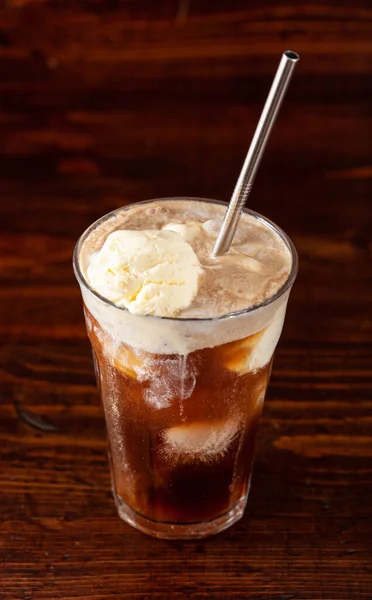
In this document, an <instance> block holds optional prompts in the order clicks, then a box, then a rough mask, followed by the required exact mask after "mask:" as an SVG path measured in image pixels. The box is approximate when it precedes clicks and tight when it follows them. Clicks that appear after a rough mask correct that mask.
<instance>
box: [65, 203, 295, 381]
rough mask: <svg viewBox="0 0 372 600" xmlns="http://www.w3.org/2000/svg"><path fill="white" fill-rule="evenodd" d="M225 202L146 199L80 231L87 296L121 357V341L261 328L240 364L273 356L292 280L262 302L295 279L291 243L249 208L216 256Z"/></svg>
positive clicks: (202, 343)
mask: <svg viewBox="0 0 372 600" xmlns="http://www.w3.org/2000/svg"><path fill="white" fill-rule="evenodd" d="M224 212H225V206H223V205H220V204H218V203H216V204H214V203H210V202H202V201H195V200H188V199H179V200H157V201H152V202H148V203H139V204H137V205H132V206H130V207H128V208H123V209H120V210H119V211H115V212H114V213H112V214H110V215H107V216H106V217H104V218H103V219H102V220H100V221H99V222H97V224H95V225H93V226H92V227H91V228H90V229H89V230H88V231H87V233H86V234H85V235H84V236H82V241H81V242H80V244H79V245H78V248H77V253H78V254H77V256H78V260H79V266H80V270H81V273H80V274H78V279H79V281H80V284H81V288H82V293H83V299H84V302H85V304H86V306H87V308H88V310H89V311H90V312H91V314H92V315H93V316H94V318H95V319H96V320H97V321H98V322H99V324H100V326H101V328H102V330H103V331H104V332H105V333H106V334H107V336H108V337H109V338H110V344H108V343H107V345H108V346H109V348H108V350H110V353H111V354H112V356H113V357H114V356H115V353H116V351H117V349H118V348H119V346H120V344H121V343H125V344H127V345H129V346H132V347H133V348H141V349H143V350H145V351H147V352H151V353H158V354H180V355H187V354H188V353H190V352H193V351H195V350H199V349H202V348H212V347H214V346H219V345H221V344H227V343H229V342H232V341H234V340H242V339H243V338H247V337H249V336H252V335H254V334H256V333H258V332H261V333H260V336H259V337H258V338H257V340H255V347H254V348H253V349H252V351H251V352H249V353H246V354H247V361H248V362H247V361H246V362H244V364H239V365H238V366H237V370H238V371H239V372H241V373H244V372H246V371H247V370H256V369H258V368H260V367H261V366H263V365H264V364H267V362H268V361H269V360H270V358H271V354H272V352H273V349H274V348H275V345H276V343H277V341H278V338H279V335H280V331H281V328H282V325H283V319H284V314H285V306H286V303H287V300H288V295H289V290H288V289H286V290H285V292H283V293H282V294H281V295H280V296H277V297H276V299H275V300H272V301H270V302H268V303H267V304H264V302H265V300H267V299H268V298H271V297H273V296H275V294H276V293H277V292H278V291H279V290H280V288H281V287H282V286H283V285H284V284H285V282H286V281H287V280H288V277H289V274H290V272H291V267H292V257H291V252H290V250H289V247H288V245H287V244H286V243H285V241H284V240H283V239H282V237H281V235H279V234H278V233H277V232H276V231H275V229H274V228H273V227H271V226H270V224H269V223H266V222H265V221H264V220H263V219H261V218H259V217H257V216H255V215H253V214H243V216H242V219H241V221H240V224H239V228H238V230H237V233H236V235H235V238H234V243H233V245H232V247H231V249H230V251H229V253H228V254H226V255H223V256H220V257H217V258H213V257H212V249H213V245H214V242H215V239H216V236H217V234H218V231H219V228H220V225H221V222H222V219H223V215H224ZM87 284H89V286H90V287H91V288H93V289H95V290H96V291H97V292H98V294H94V293H93V292H92V291H91V289H89V287H88V285H87ZM105 298H106V299H108V300H109V301H110V302H107V301H105ZM253 308H254V310H253ZM249 309H252V310H249ZM239 311H243V312H242V314H239V315H232V314H231V313H234V312H239ZM161 317H173V318H161Z"/></svg>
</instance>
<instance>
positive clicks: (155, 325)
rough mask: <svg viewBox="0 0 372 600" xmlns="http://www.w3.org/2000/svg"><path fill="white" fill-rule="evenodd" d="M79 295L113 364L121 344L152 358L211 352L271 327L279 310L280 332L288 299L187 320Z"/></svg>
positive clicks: (87, 294) (265, 360)
mask: <svg viewBox="0 0 372 600" xmlns="http://www.w3.org/2000/svg"><path fill="white" fill-rule="evenodd" d="M81 291H82V295H83V300H84V303H85V305H86V307H87V308H88V310H89V312H90V313H91V314H92V315H93V317H94V318H95V319H96V320H97V321H98V323H99V324H100V327H101V328H102V330H103V331H104V332H105V334H106V335H105V336H102V340H101V341H102V344H103V345H104V348H105V352H106V354H107V355H108V356H112V359H113V360H115V356H116V355H117V352H118V351H119V348H120V345H121V344H122V343H125V344H127V345H129V346H132V347H133V348H141V349H142V350H145V351H146V352H151V353H153V354H181V355H187V354H189V353H190V352H194V351H195V350H200V349H202V348H214V347H215V346H219V345H221V344H227V343H229V342H232V341H234V340H241V339H242V338H246V337H248V336H252V335H253V334H255V333H257V332H260V331H262V330H264V329H266V328H267V327H269V325H271V324H272V323H274V322H275V319H276V316H277V313H278V311H279V309H280V308H282V310H283V313H279V315H278V317H279V318H280V328H281V327H282V325H283V315H284V312H285V306H286V304H287V301H288V296H289V291H287V292H285V293H284V294H283V296H281V297H280V298H278V299H277V300H275V301H273V302H272V303H271V304H268V305H267V306H262V307H260V308H257V309H256V310H254V311H252V312H247V313H243V314H241V315H238V316H231V317H224V318H221V319H217V320H216V319H205V320H204V319H203V320H197V319H192V320H189V319H164V318H160V317H155V316H144V315H133V314H131V313H130V312H129V311H127V310H125V309H122V308H118V307H116V306H114V305H110V304H107V303H106V302H104V301H103V300H101V299H100V298H98V297H97V296H95V295H93V294H92V293H91V292H90V291H89V290H88V289H87V288H84V287H83V286H82V288H81ZM271 331H272V332H274V331H275V330H273V329H272V330H271ZM276 335H277V331H276V332H275V337H276ZM275 343H276V342H275ZM274 345H275V344H274ZM271 346H272V345H271ZM265 348H266V354H265V353H264V347H262V354H261V359H260V360H261V362H263V364H267V363H268V362H269V360H270V358H271V354H269V352H270V344H268V343H267V344H265Z"/></svg>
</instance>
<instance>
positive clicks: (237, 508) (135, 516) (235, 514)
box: [114, 494, 247, 540]
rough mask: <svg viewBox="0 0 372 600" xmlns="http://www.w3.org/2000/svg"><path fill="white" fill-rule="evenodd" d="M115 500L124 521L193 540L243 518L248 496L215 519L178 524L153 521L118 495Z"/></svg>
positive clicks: (174, 537) (170, 536) (158, 535)
mask: <svg viewBox="0 0 372 600" xmlns="http://www.w3.org/2000/svg"><path fill="white" fill-rule="evenodd" d="M114 495H115V494H114ZM115 500H116V506H117V510H118V513H119V517H120V518H121V519H123V521H126V522H127V523H129V525H132V527H135V528H136V529H139V531H142V532H143V533H147V534H148V535H152V536H153V537H156V538H162V539H165V540H193V539H198V538H204V537H207V536H209V535H214V534H216V533H219V532H220V531H223V530H224V529H227V528H228V527H230V526H231V525H233V524H234V523H236V522H237V521H239V519H241V518H242V516H243V514H244V510H245V506H246V504H247V496H244V497H243V498H241V499H240V500H239V502H237V504H235V505H234V506H233V507H232V508H230V510H228V511H227V512H225V513H223V514H222V515H220V516H218V517H216V518H215V519H211V520H210V521H202V522H200V523H185V524H178V523H163V522H159V521H152V520H151V519H148V518H147V517H144V516H143V515H141V514H139V513H137V512H136V511H135V510H133V508H131V507H130V506H129V505H128V504H127V503H126V502H124V500H122V499H121V498H120V497H118V496H116V495H115Z"/></svg>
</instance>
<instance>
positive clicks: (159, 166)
mask: <svg viewBox="0 0 372 600" xmlns="http://www.w3.org/2000/svg"><path fill="white" fill-rule="evenodd" d="M248 5H249V7H248ZM370 19H371V11H370V10H369V9H368V2H361V1H360V0H356V1H355V2H348V3H346V2H339V1H338V2H335V1H333V0H331V1H330V2H326V3H320V4H319V3H317V2H310V1H307V2H304V3H300V2H297V3H295V2H293V3H287V4H283V3H277V2H274V1H267V2H263V3H262V2H250V3H248V2H243V1H238V0H237V1H229V2H222V1H221V2H218V1H215V2H206V1H200V2H193V3H192V2H191V0H190V1H187V0H179V2H174V1H172V0H169V1H167V2H165V1H164V2H150V1H149V2H145V1H143V2H138V3H137V2H120V1H109V0H107V1H106V2H104V1H103V0H102V1H99V0H96V1H93V0H91V1H84V0H80V1H77V0H76V1H75V0H74V1H70V0H69V1H67V0H66V1H63V2H61V1H60V2H58V1H57V0H56V1H54V2H52V1H48V0H38V1H37V0H34V1H32V0H8V2H3V3H1V8H0V94H1V113H0V131H1V144H0V194H1V216H0V227H1V238H0V248H1V288H0V314H1V322H0V334H1V342H2V344H1V349H0V369H1V390H2V392H1V409H0V410H1V412H0V439H1V447H0V451H1V472H0V478H1V484H0V490H1V492H0V494H1V496H0V498H1V500H0V502H1V504H0V516H1V521H2V525H1V554H0V565H1V566H0V582H1V583H0V598H1V600H17V599H19V600H39V599H48V600H51V599H56V598H61V599H62V598H63V599H64V600H73V599H74V600H75V599H85V600H104V599H105V600H106V599H108V598H128V599H131V600H132V599H143V600H152V599H154V600H155V599H163V598H164V599H168V600H181V599H185V598H192V599H195V600H202V599H203V600H209V599H222V600H224V599H228V600H230V599H238V598H239V599H245V598H258V599H261V600H264V599H265V600H266V599H276V600H294V599H296V600H306V599H330V600H340V599H345V600H353V599H365V600H367V599H370V598H372V558H371V548H372V527H371V501H372V498H371V489H372V487H371V486H372V464H371V457H372V397H371V382H372V368H371V357H372V343H371V339H372V338H371V333H372V314H371V306H372V289H371V275H372V268H371V258H372V225H371V186H370V181H371V174H372V167H371V154H370V150H371V133H372V132H371V121H369V120H368V116H369V112H370V104H369V100H370V98H371V77H370V75H371V73H370V68H371V64H372V62H371V53H372V44H371V21H370ZM288 47H289V48H290V49H293V50H296V51H298V52H299V53H300V54H301V62H300V63H299V66H298V68H297V72H296V75H295V78H294V80H293V84H292V85H291V88H290V91H289V94H288V97H287V100H286V102H285V106H284V108H283V110H282V112H281V114H280V118H279V121H278V123H277V126H276V128H275V132H274V134H273V136H272V139H271V140H270V144H269V148H268V150H267V153H266V155H265V159H264V162H263V164H262V168H261V170H260V173H259V176H258V178H257V180H256V184H255V188H254V192H253V193H252V196H251V206H252V208H254V209H256V210H258V211H259V212H262V213H263V214H265V215H267V216H269V217H270V218H272V219H273V220H274V221H277V222H278V223H279V224H280V225H281V226H282V227H283V228H284V229H285V230H286V231H287V232H288V233H289V235H290V236H291V237H292V238H293V240H294V242H295V244H296V245H297V248H298V251H299V255H300V264H301V266H300V274H299V277H298V281H297V283H296V285H295V287H294V290H293V293H292V298H291V302H290V307H289V311H288V317H287V322H286V325H285V329H284V333H283V338H282V341H281V342H280V345H279V348H278V352H277V356H276V361H275V366H274V372H273V377H272V383H271V388H270V391H269V394H268V398H267V403H266V406H265V409H264V415H263V418H262V423H261V429H260V433H259V440H258V448H257V458H256V464H255V472H254V479H253V486H252V491H251V495H250V500H249V505H248V509H247V511H246V515H245V517H244V518H243V519H242V521H241V522H240V523H238V524H237V525H235V526H234V527H233V528H231V529H230V530H228V531H227V532H225V533H223V534H220V535H218V536H216V537H215V538H210V539H208V540H205V541H198V542H178V543H171V542H166V541H160V540H154V539H151V538H149V537H146V536H144V535H142V534H140V533H139V532H137V531H135V530H134V529H132V528H131V527H129V526H128V525H126V524H125V523H123V522H121V521H120V520H119V519H118V517H117V516H116V512H115V508H114V504H113V501H112V497H111V493H110V483H109V471H108V465H107V459H106V450H105V427H104V419H103V414H102V409H101V406H100V401H99V397H98V392H97V390H96V387H95V381H94V375H93V368H92V362H91V355H90V347H89V344H88V341H87V338H86V333H85V327H84V323H83V315H82V309H81V301H80V296H79V290H78V287H77V284H76V283H75V280H74V277H73V274H72V269H71V253H72V249H73V246H74V242H75V240H76V239H77V237H78V236H79V234H80V233H81V232H82V231H83V230H84V229H85V228H86V227H87V225H89V224H90V223H91V222H92V221H93V220H95V219H96V218H97V217H98V216H100V215H102V214H103V213H105V212H107V211H109V210H112V209H114V208H116V207H119V206H121V205H123V204H125V203H127V202H133V201H136V200H140V199H146V198H151V197H159V196H170V195H182V194H184V195H194V196H207V197H212V198H220V199H228V198H229V195H230V192H231V190H232V188H233V185H234V182H235V180H236V177H237V175H238V172H239V169H240V166H241V163H242V161H243V158H244V155H245V152H246V149H247V147H248V143H249V140H250V138H251V135H252V133H253V130H254V127H255V123H256V121H257V119H258V116H259V113H260V109H261V107H262V105H263V102H264V99H265V96H266V93H267V91H268V88H269V86H270V83H271V78H272V75H273V73H274V71H275V69H276V66H277V63H278V61H279V57H280V54H281V52H282V51H283V50H285V49H287V48H288Z"/></svg>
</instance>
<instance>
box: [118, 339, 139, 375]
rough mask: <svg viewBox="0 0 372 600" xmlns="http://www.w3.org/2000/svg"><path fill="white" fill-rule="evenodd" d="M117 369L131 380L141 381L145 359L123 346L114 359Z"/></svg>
mask: <svg viewBox="0 0 372 600" xmlns="http://www.w3.org/2000/svg"><path fill="white" fill-rule="evenodd" d="M114 364H115V367H116V368H117V369H118V370H119V371H121V372H122V373H124V375H126V376H127V377H130V378H131V379H136V380H137V379H140V378H141V373H142V370H143V369H142V366H143V358H142V357H141V356H140V355H139V354H138V353H137V352H136V351H135V350H134V349H133V348H129V346H124V345H121V346H120V348H119V350H118V351H117V353H116V355H115V359H114Z"/></svg>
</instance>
